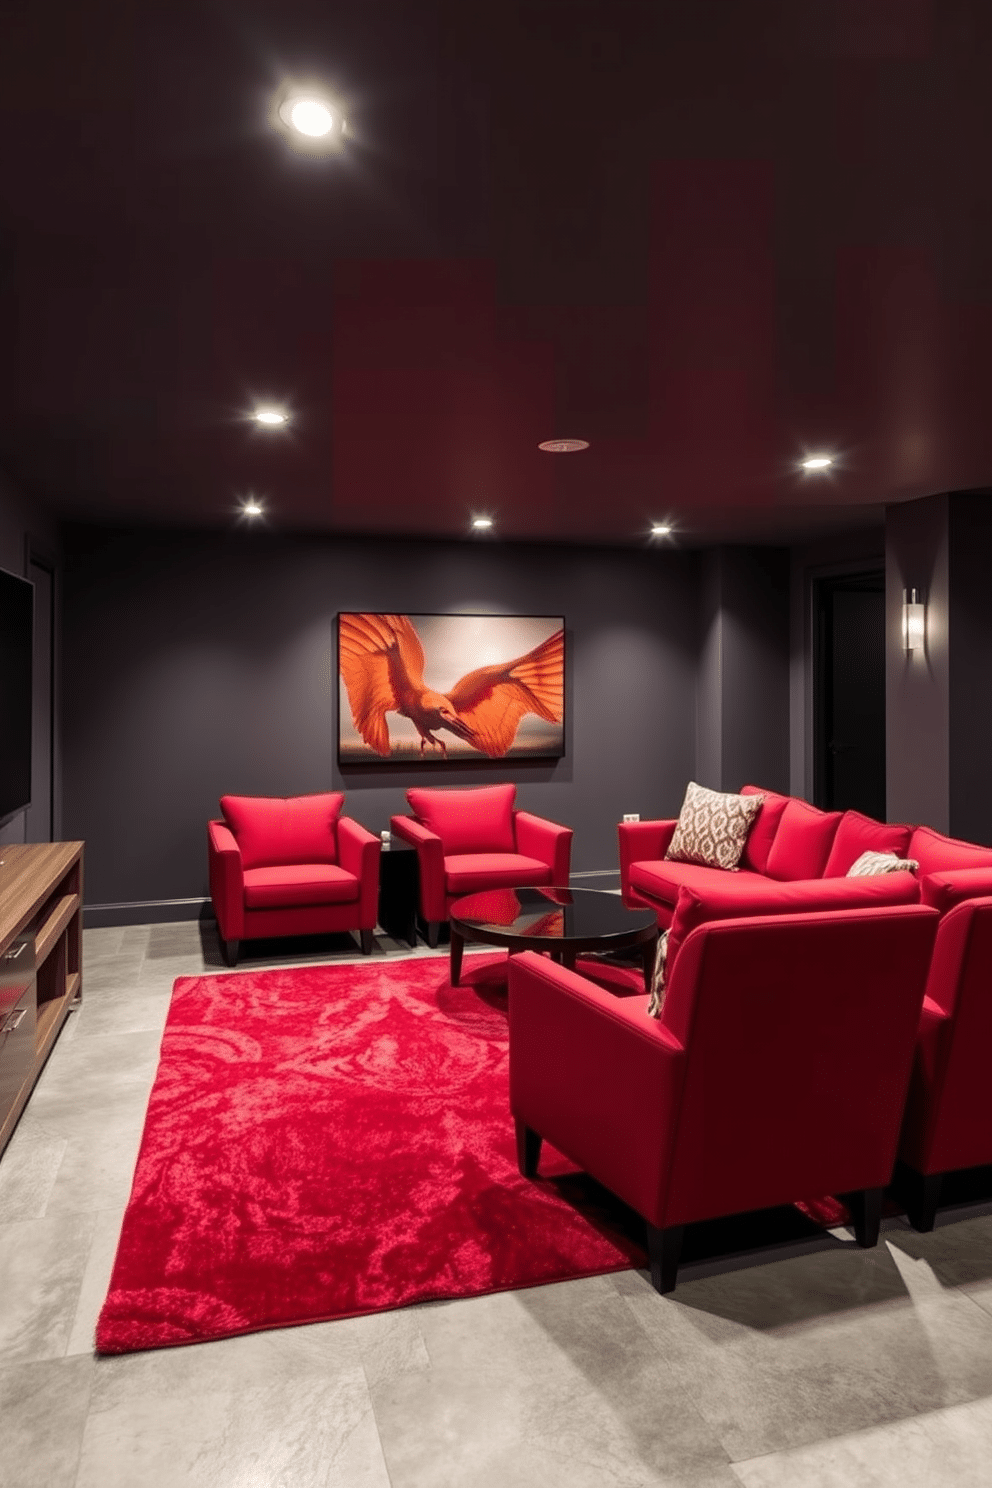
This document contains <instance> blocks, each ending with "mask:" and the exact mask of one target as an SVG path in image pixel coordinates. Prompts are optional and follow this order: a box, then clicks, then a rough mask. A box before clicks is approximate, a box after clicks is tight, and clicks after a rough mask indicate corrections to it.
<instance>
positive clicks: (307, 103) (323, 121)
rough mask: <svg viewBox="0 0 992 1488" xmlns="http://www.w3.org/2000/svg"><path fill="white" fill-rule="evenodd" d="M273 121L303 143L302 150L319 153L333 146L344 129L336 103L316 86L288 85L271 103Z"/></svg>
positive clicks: (341, 116)
mask: <svg viewBox="0 0 992 1488" xmlns="http://www.w3.org/2000/svg"><path fill="white" fill-rule="evenodd" d="M273 122H275V123H277V124H278V125H279V126H280V127H282V128H284V129H285V131H286V133H287V135H288V137H289V138H290V139H293V138H294V137H295V138H296V139H297V140H299V141H300V143H301V147H303V142H304V141H305V142H306V149H307V150H308V151H312V150H314V149H317V151H318V153H323V152H324V151H325V150H327V149H334V148H336V146H337V145H338V144H340V142H341V138H342V136H343V135H344V134H345V133H346V131H347V124H346V123H345V120H344V117H343V115H342V113H341V110H340V108H339V107H338V105H337V104H336V103H335V102H334V101H333V99H331V98H329V97H328V96H327V94H326V93H325V92H324V91H323V89H322V88H321V87H320V85H319V84H318V85H317V86H312V87H305V86H299V85H297V86H296V87H293V88H290V89H289V90H288V91H287V92H284V93H283V95H282V97H281V98H280V99H279V100H278V101H277V102H276V103H275V118H274V120H273Z"/></svg>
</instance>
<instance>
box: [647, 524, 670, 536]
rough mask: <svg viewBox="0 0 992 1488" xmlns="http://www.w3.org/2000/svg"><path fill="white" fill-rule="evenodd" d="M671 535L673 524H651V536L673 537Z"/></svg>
mask: <svg viewBox="0 0 992 1488" xmlns="http://www.w3.org/2000/svg"><path fill="white" fill-rule="evenodd" d="M671 535H672V528H671V524H670V523H668V522H652V523H651V536H652V537H671Z"/></svg>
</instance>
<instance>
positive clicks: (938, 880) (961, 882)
mask: <svg viewBox="0 0 992 1488" xmlns="http://www.w3.org/2000/svg"><path fill="white" fill-rule="evenodd" d="M990 896H992V867H988V868H958V869H956V870H954V871H952V872H950V873H928V874H927V876H926V878H924V879H923V880H922V881H921V883H920V900H921V902H922V903H923V904H929V905H930V907H931V908H932V909H936V910H939V912H940V913H941V914H946V913H947V911H948V910H949V909H953V908H954V906H955V904H961V903H962V902H963V901H964V900H965V899H985V898H988V897H990Z"/></svg>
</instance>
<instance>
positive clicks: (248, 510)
mask: <svg viewBox="0 0 992 1488" xmlns="http://www.w3.org/2000/svg"><path fill="white" fill-rule="evenodd" d="M241 514H242V516H245V517H260V516H261V515H262V503H261V502H260V501H259V500H258V497H257V496H249V497H248V499H247V500H246V501H243V502H242V504H241Z"/></svg>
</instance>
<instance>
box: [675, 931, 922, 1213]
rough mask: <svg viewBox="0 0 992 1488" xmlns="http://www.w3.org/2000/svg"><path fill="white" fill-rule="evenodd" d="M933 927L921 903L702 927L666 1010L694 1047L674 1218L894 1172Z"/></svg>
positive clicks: (872, 1183)
mask: <svg viewBox="0 0 992 1488" xmlns="http://www.w3.org/2000/svg"><path fill="white" fill-rule="evenodd" d="M936 923H937V916H936V913H935V911H932V910H929V909H926V908H923V907H922V906H916V905H912V906H900V907H898V908H887V909H872V910H836V911H829V912H827V913H819V914H795V915H787V916H776V917H774V918H754V919H747V920H733V921H725V922H722V923H717V924H712V925H706V926H702V927H701V928H700V929H698V930H695V931H693V932H692V934H691V935H690V936H689V937H688V939H687V940H686V941H685V944H684V945H683V947H682V951H681V953H680V955H679V958H678V961H677V963H676V965H675V967H674V969H673V972H672V979H671V983H670V986H669V989H668V993H667V996H666V1000H665V1006H664V1010H663V1013H662V1019H661V1022H662V1027H663V1028H666V1029H667V1030H668V1031H670V1032H671V1033H672V1034H673V1035H674V1036H675V1038H676V1039H678V1041H679V1043H680V1044H682V1045H683V1047H684V1049H685V1060H684V1075H683V1082H682V1092H681V1101H680V1111H679V1115H678V1119H677V1123H676V1124H675V1134H674V1137H673V1144H672V1148H671V1153H670V1159H671V1160H670V1168H669V1172H668V1174H667V1175H664V1174H662V1175H659V1176H660V1179H661V1181H663V1182H664V1181H666V1176H667V1183H668V1191H667V1195H661V1194H659V1199H660V1200H661V1202H660V1204H659V1211H660V1212H662V1213H663V1214H664V1220H663V1224H664V1225H666V1226H667V1225H678V1224H683V1223H687V1222H690V1221H692V1220H697V1219H706V1218H710V1217H713V1216H716V1215H721V1214H732V1213H736V1212H739V1211H741V1210H745V1209H754V1208H759V1207H763V1206H766V1205H771V1204H780V1203H784V1202H789V1201H790V1200H792V1199H800V1198H806V1197H812V1196H815V1195H818V1194H821V1193H837V1192H840V1191H845V1190H849V1189H864V1188H873V1187H879V1186H881V1185H883V1184H885V1183H887V1182H888V1181H889V1179H890V1177H891V1172H892V1166H893V1161H894V1158H895V1152H896V1145H897V1142H898V1138H899V1128H900V1122H901V1119H902V1113H903V1107H904V1104H905V1099H906V1090H907V1086H908V1083H909V1075H910V1068H911V1064H912V1058H913V1048H914V1043H915V1039H916V1030H917V1025H918V1022H919V1016H920V1007H921V1004H922V1001H923V989H924V982H925V979H926V973H927V967H928V966H929V962H930V952H931V948H932V944H933V937H934V930H935V927H936Z"/></svg>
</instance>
